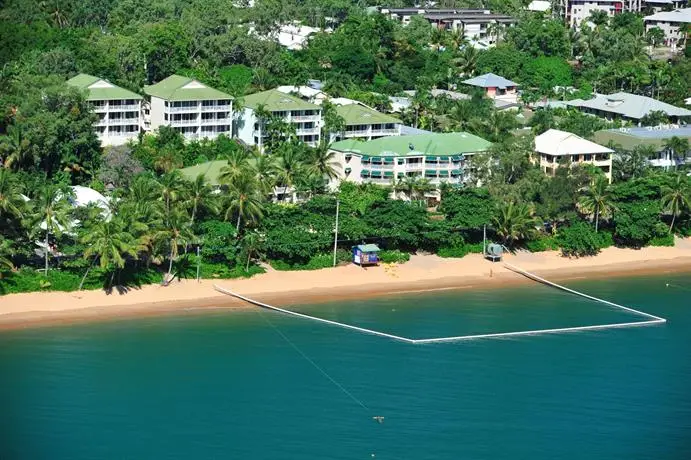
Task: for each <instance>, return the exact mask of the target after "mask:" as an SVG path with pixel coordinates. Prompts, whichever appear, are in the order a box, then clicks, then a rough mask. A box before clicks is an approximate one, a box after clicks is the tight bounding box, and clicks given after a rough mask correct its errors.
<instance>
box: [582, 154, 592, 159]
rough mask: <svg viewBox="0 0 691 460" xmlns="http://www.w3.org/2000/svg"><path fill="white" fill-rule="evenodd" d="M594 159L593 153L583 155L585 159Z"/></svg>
mask: <svg viewBox="0 0 691 460" xmlns="http://www.w3.org/2000/svg"><path fill="white" fill-rule="evenodd" d="M592 159H593V155H591V154H590V153H586V154H585V155H583V161H591V160H592Z"/></svg>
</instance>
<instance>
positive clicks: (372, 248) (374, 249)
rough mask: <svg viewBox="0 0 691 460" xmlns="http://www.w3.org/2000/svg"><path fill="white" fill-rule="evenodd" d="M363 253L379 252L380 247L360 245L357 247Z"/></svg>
mask: <svg viewBox="0 0 691 460" xmlns="http://www.w3.org/2000/svg"><path fill="white" fill-rule="evenodd" d="M356 247H357V248H358V249H359V250H360V251H362V252H379V251H381V249H379V246H377V245H376V244H359V245H357V246H356Z"/></svg>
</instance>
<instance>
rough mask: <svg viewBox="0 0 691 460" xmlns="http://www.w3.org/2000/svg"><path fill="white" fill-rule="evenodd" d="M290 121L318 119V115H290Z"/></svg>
mask: <svg viewBox="0 0 691 460" xmlns="http://www.w3.org/2000/svg"><path fill="white" fill-rule="evenodd" d="M290 120H291V121H319V115H291V117H290Z"/></svg>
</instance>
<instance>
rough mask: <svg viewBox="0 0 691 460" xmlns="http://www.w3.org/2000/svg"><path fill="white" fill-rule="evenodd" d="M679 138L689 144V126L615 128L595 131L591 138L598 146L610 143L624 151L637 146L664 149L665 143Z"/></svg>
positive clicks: (690, 132)
mask: <svg viewBox="0 0 691 460" xmlns="http://www.w3.org/2000/svg"><path fill="white" fill-rule="evenodd" d="M673 137H680V138H682V139H688V140H689V142H691V126H678V125H668V126H661V127H657V126H655V127H652V126H645V127H636V128H617V129H603V130H601V131H597V132H596V133H595V134H594V135H593V138H594V139H595V141H596V142H599V143H600V144H604V145H606V144H608V143H610V142H612V143H614V144H616V145H620V146H621V147H622V148H624V149H625V150H632V149H633V148H634V147H636V146H637V145H643V146H649V147H653V148H654V149H656V150H662V149H663V148H664V144H665V141H667V140H669V139H671V138H673Z"/></svg>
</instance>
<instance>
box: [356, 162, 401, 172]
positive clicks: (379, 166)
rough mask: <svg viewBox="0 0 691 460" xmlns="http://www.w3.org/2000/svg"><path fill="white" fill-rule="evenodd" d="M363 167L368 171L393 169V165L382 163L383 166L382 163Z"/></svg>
mask: <svg viewBox="0 0 691 460" xmlns="http://www.w3.org/2000/svg"><path fill="white" fill-rule="evenodd" d="M363 167H367V168H370V169H376V170H382V171H383V170H387V171H391V170H393V168H394V164H393V163H383V164H382V163H371V164H368V165H363Z"/></svg>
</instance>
